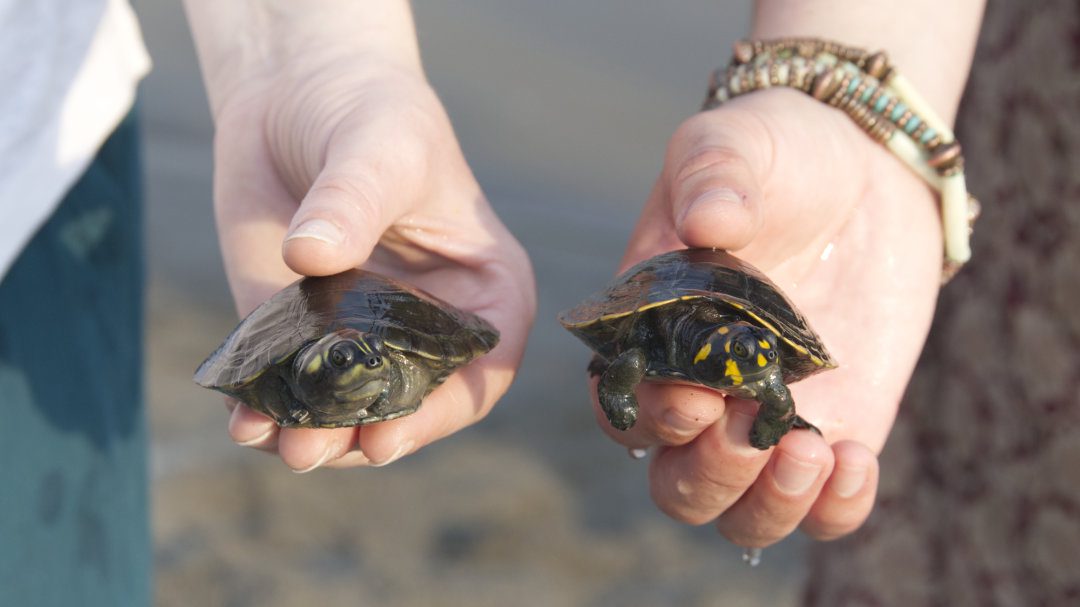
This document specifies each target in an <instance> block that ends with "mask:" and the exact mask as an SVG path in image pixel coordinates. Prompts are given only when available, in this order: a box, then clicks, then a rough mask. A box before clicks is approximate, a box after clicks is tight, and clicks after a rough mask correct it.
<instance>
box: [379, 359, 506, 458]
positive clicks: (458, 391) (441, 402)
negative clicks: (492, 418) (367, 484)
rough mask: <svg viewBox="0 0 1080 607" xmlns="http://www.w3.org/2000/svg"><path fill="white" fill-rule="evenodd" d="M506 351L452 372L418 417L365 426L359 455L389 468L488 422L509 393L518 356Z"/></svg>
mask: <svg viewBox="0 0 1080 607" xmlns="http://www.w3.org/2000/svg"><path fill="white" fill-rule="evenodd" d="M501 348H502V345H501V344H500V346H499V348H496V349H495V350H493V351H492V352H490V353H489V354H487V355H486V356H484V357H483V358H481V359H478V360H477V361H474V362H473V363H472V364H469V365H467V366H465V367H463V368H461V369H459V370H457V371H455V372H454V374H453V375H451V376H450V377H449V378H448V379H447V380H446V381H445V382H444V383H443V384H442V385H441V386H439V387H438V388H437V389H435V390H434V391H433V392H432V393H431V394H429V395H428V396H427V397H426V398H425V399H424V401H423V403H422V405H421V406H420V409H419V410H417V412H416V413H413V414H411V415H408V416H406V417H401V418H398V419H395V420H390V421H387V422H382V423H378V424H372V425H370V426H364V427H363V428H362V429H361V430H360V437H359V443H360V449H361V450H362V451H363V453H364V455H365V456H366V457H367V458H368V460H369V461H370V463H371V465H373V466H385V465H387V464H390V463H392V462H395V461H397V460H399V459H401V458H402V457H405V456H406V455H409V454H411V453H414V452H416V451H417V450H419V449H421V448H422V447H425V446H427V445H429V444H431V443H433V442H435V441H437V440H439V439H441V438H444V437H446V436H449V435H450V434H453V433H455V432H457V431H459V430H461V429H463V428H465V427H466V426H469V425H471V424H474V423H476V422H477V421H479V420H480V419H482V418H483V417H485V416H486V415H487V414H488V413H489V412H490V411H491V408H492V406H493V405H494V403H495V401H496V400H498V399H499V397H501V396H502V395H503V394H504V393H505V392H506V390H507V388H509V386H510V381H511V379H512V378H513V375H514V370H515V369H516V368H517V360H518V359H517V357H516V354H515V353H514V352H513V351H512V350H511V351H502V350H501Z"/></svg>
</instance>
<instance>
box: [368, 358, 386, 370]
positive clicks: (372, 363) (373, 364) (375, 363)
mask: <svg viewBox="0 0 1080 607" xmlns="http://www.w3.org/2000/svg"><path fill="white" fill-rule="evenodd" d="M364 364H365V365H367V368H368V369H375V368H377V367H380V366H382V357H381V356H369V357H368V359H367V360H366V361H364Z"/></svg>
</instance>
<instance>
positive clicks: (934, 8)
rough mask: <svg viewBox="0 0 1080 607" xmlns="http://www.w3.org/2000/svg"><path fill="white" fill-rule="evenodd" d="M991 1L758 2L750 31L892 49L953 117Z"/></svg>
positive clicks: (896, 58) (894, 61) (943, 112)
mask: <svg viewBox="0 0 1080 607" xmlns="http://www.w3.org/2000/svg"><path fill="white" fill-rule="evenodd" d="M984 4H985V0H915V1H914V2H908V3H906V4H904V5H903V8H902V9H901V8H900V5H899V4H898V3H896V2H891V1H887V0H757V2H756V7H755V11H754V22H753V27H752V30H751V37H753V38H758V39H770V38H781V37H786V36H813V37H819V38H825V39H829V40H834V41H836V42H839V43H841V44H845V45H849V46H858V47H862V48H866V49H868V50H870V51H876V50H883V51H885V52H886V53H887V54H888V56H889V59H890V61H891V62H892V64H893V65H895V66H896V68H897V69H898V70H899V71H900V72H901V73H903V74H904V76H905V77H907V79H908V80H909V81H910V82H911V83H912V84H913V85H914V86H915V88H916V89H918V91H919V92H920V93H921V94H922V96H923V97H924V98H925V99H926V100H927V101H928V102H929V103H930V105H931V106H932V107H933V108H934V109H935V110H936V111H937V112H938V113H939V114H940V115H941V117H942V118H943V119H945V120H946V121H948V122H949V123H952V121H953V118H954V117H955V114H956V107H957V105H958V104H959V103H960V95H961V94H962V93H963V90H964V83H965V82H966V80H967V74H968V70H969V69H970V67H971V59H972V54H973V53H974V49H975V41H976V38H977V36H978V32H979V24H980V22H981V20H982V12H983V7H984Z"/></svg>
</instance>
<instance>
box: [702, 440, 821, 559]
mask: <svg viewBox="0 0 1080 607" xmlns="http://www.w3.org/2000/svg"><path fill="white" fill-rule="evenodd" d="M832 469H833V453H832V450H831V449H830V448H829V445H828V444H826V443H825V441H824V439H822V438H821V437H820V436H819V435H817V434H814V433H812V432H804V431H794V432H790V433H788V434H787V435H786V436H784V438H783V439H782V440H781V441H780V444H779V445H778V446H777V448H776V450H775V451H774V453H773V455H772V457H771V458H770V459H769V464H768V465H767V466H765V468H764V470H762V473H761V476H759V477H758V479H757V480H756V481H755V482H754V485H753V486H752V487H751V488H750V490H749V491H747V492H746V494H745V495H743V496H742V498H740V499H739V501H737V502H736V503H735V504H733V505H732V506H731V508H729V509H728V510H727V511H726V512H724V513H723V514H722V515H721V516H720V519H719V520H718V521H717V523H716V527H717V529H718V530H719V531H720V533H721V534H722V535H723V536H724V537H726V538H728V539H729V540H731V541H732V542H733V543H735V544H737V545H739V546H746V547H751V548H764V547H766V546H769V545H770V544H773V543H776V542H778V541H780V540H782V539H783V538H785V537H787V536H788V535H789V534H790V533H791V532H792V531H794V530H795V529H796V528H797V527H798V526H799V523H800V522H801V521H802V520H803V519H804V518H805V517H806V514H807V512H809V511H810V509H811V507H812V506H813V505H814V500H815V499H816V498H817V496H818V494H819V493H820V492H821V488H822V486H823V485H824V484H825V482H826V480H827V479H828V478H829V473H830V472H831V471H832Z"/></svg>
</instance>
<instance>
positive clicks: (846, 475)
mask: <svg viewBox="0 0 1080 607" xmlns="http://www.w3.org/2000/svg"><path fill="white" fill-rule="evenodd" d="M864 484H866V468H852V467H846V466H840V467H838V468H837V469H836V471H835V472H833V478H832V482H831V483H830V485H831V486H832V490H833V492H834V493H836V494H837V495H839V496H840V497H845V498H846V497H851V496H853V495H855V494H856V493H858V492H859V490H861V489H862V488H863V485H864Z"/></svg>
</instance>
